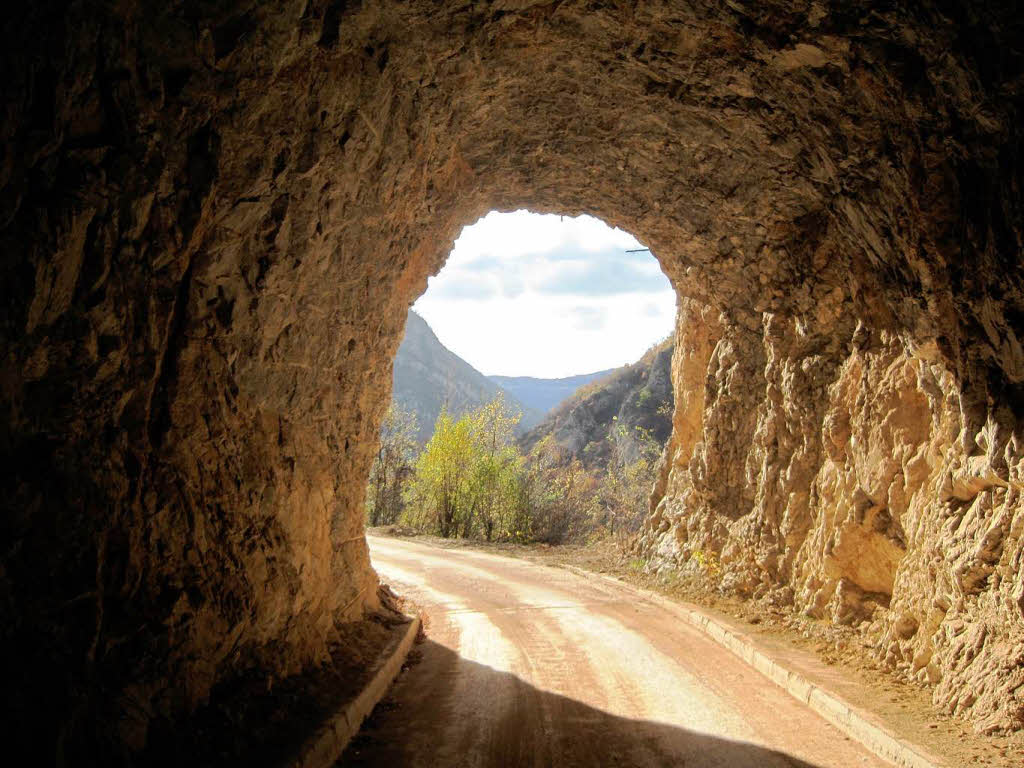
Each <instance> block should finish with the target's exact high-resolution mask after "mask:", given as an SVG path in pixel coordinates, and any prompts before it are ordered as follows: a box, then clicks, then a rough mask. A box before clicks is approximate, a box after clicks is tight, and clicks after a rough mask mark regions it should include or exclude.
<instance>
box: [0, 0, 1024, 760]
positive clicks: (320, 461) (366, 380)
mask: <svg viewBox="0 0 1024 768" xmlns="http://www.w3.org/2000/svg"><path fill="white" fill-rule="evenodd" d="M5 16H6V18H5V20H4V22H3V25H4V31H3V36H4V39H5V44H4V46H3V51H2V53H0V55H2V57H3V69H4V73H5V76H4V90H5V97H4V102H5V104H4V106H5V111H4V115H3V118H2V120H0V123H2V126H3V128H2V130H3V146H4V153H3V162H2V165H0V187H2V190H3V192H2V201H3V204H2V208H0V216H2V218H0V238H2V243H3V252H4V259H3V263H2V267H0V270H2V272H0V294H2V296H3V303H2V305H0V306H2V309H0V339H2V349H3V357H2V365H3V373H2V383H3V395H2V404H3V409H4V419H3V426H2V430H0V452H2V460H3V464H4V465H5V471H4V472H3V473H2V476H3V481H2V483H3V485H2V498H3V503H4V513H3V518H2V520H3V522H2V526H3V529H2V537H0V541H2V546H3V554H2V556H0V558H2V559H0V601H2V605H3V614H4V617H5V619H4V621H3V626H2V628H0V636H2V637H3V644H4V646H5V650H4V653H3V659H4V670H3V675H4V679H5V682H4V717H5V721H6V722H7V723H8V724H9V725H10V726H11V730H12V732H13V733H14V734H15V740H16V742H17V741H23V742H24V743H26V744H28V745H30V746H31V747H32V748H33V749H34V750H35V751H36V753H37V754H39V755H40V756H41V760H40V762H45V763H50V762H52V763H54V764H79V765H81V764H88V762H89V760H88V759H87V758H86V757H85V756H92V757H94V758H95V761H96V763H97V764H105V765H114V764H136V763H138V762H139V761H140V760H143V758H142V757H140V756H144V755H145V754H146V750H147V745H148V744H151V741H152V735H153V733H154V732H156V731H157V730H160V731H161V732H169V733H174V732H175V727H176V724H178V723H181V722H184V720H185V719H186V718H187V717H188V716H189V715H190V713H192V712H194V711H195V710H196V709H197V708H199V707H201V706H203V705H204V704H205V703H206V702H207V701H208V700H209V697H210V694H211V691H212V690H214V689H215V688H216V687H217V686H220V685H225V684H229V683H230V682H231V681H232V680H236V679H239V678H241V677H247V676H248V677H252V676H256V677H260V678H267V679H270V678H275V679H281V678H286V677H288V676H289V675H294V674H297V673H299V672H301V671H303V670H305V669H308V668H310V667H312V666H315V665H316V664H317V663H319V662H321V661H322V660H323V658H324V657H325V654H326V653H327V649H328V648H329V647H330V645H331V644H332V643H334V642H336V641H337V639H338V637H340V636H341V635H339V632H340V629H339V628H340V627H342V626H343V625H344V624H345V623H346V622H350V621H354V620H357V619H359V618H361V617H362V616H363V615H364V614H365V613H366V612H367V611H370V610H373V609H374V608H375V607H376V606H377V600H378V597H377V577H376V576H375V574H374V572H373V570H372V568H371V567H370V562H369V558H368V553H367V546H366V542H365V538H364V534H363V516H362V502H363V493H364V489H365V480H366V477H367V475H368V472H369V469H370V463H371V460H372V456H373V453H374V451H375V443H376V439H377V430H378V426H379V424H380V421H381V418H382V416H383V414H384V411H385V409H386V407H387V402H388V398H389V394H390V388H391V362H392V359H393V357H394V354H395V351H396V349H397V347H398V344H399V343H400V341H401V337H402V332H403V325H404V322H405V318H406V311H407V309H408V308H409V306H410V305H411V304H412V303H413V302H414V301H415V300H416V298H417V297H418V296H419V295H420V294H422V292H423V291H424V290H425V288H426V282H427V278H428V277H429V276H430V275H432V274H435V273H436V272H437V271H438V270H439V269H440V268H441V266H442V265H443V263H444V260H445V257H446V255H447V253H448V252H449V250H450V249H451V245H452V241H453V239H454V238H455V236H456V235H457V234H458V232H459V230H460V229H461V227H462V226H464V225H466V224H468V223H471V222H473V221H475V220H476V219H478V218H479V217H480V216H482V215H484V214H485V213H487V212H488V211H491V210H499V211H511V210H515V209H518V208H529V209H530V210H534V211H538V212H547V213H558V214H565V215H578V214H582V213H586V214H590V215H593V216H596V217H599V218H601V219H603V220H604V221H606V222H608V223H609V224H611V225H613V226H616V227H620V228H622V229H624V230H627V231H629V232H632V233H634V234H635V235H636V236H637V237H638V238H640V239H641V240H642V241H643V242H644V243H645V244H647V245H650V247H651V249H652V251H653V253H655V254H656V255H657V256H658V258H659V260H660V263H661V266H662V268H663V270H664V272H665V273H666V274H667V275H668V277H669V279H670V281H671V283H672V285H673V287H674V289H675V291H676V293H677V295H678V301H679V310H678V320H677V329H676V340H675V353H674V354H675V357H674V359H673V379H674V390H675V403H676V406H675V415H674V421H673V434H672V437H671V438H670V440H669V444H668V446H667V447H666V450H665V455H664V457H663V459H662V465H661V470H660V476H659V480H658V482H657V483H656V486H655V488H654V489H653V495H652V498H651V516H650V518H649V520H648V521H647V523H646V524H645V526H644V528H643V530H642V531H641V533H640V535H639V537H638V538H637V539H636V541H635V543H634V545H633V546H634V547H635V549H636V551H637V552H640V553H643V554H644V555H645V556H646V557H649V558H651V559H652V560H653V561H655V562H658V563H661V564H663V565H664V567H668V568H671V567H683V564H684V563H685V561H686V557H687V555H688V554H689V553H692V552H693V551H694V550H696V549H702V550H706V551H714V552H716V553H718V557H719V558H720V561H721V566H722V571H723V580H724V583H725V584H726V585H727V586H728V588H729V589H730V590H731V591H732V592H733V593H735V594H737V595H740V596H751V597H763V596H766V595H767V596H769V597H770V598H771V599H773V600H776V601H777V602H778V603H779V604H780V605H785V606H790V607H792V608H793V609H795V610H798V611H801V612H804V613H807V614H808V615H811V616H815V617H818V618H822V619H827V620H831V621H834V622H836V623H839V624H857V623H861V622H867V621H868V620H870V627H869V628H868V630H867V631H869V632H870V633H871V636H872V637H873V638H875V639H876V641H877V644H878V649H879V658H880V659H881V660H883V661H884V663H886V664H889V665H896V664H900V663H903V664H906V665H909V666H910V667H911V668H912V670H913V673H914V674H915V675H916V676H917V677H918V679H919V680H921V682H922V683H924V684H927V685H930V686H931V687H932V690H933V700H934V703H935V706H936V707H938V708H939V709H940V710H941V711H945V712H948V713H950V714H955V715H957V716H960V717H963V718H965V719H967V720H969V721H970V722H971V723H972V724H974V726H975V727H976V728H979V729H982V730H993V729H1003V730H1007V729H1009V730H1013V729H1020V728H1021V727H1022V726H1024V572H1022V568H1024V502H1022V489H1024V445H1022V443H1021V441H1022V439H1024V436H1022V435H1021V417H1022V414H1024V351H1022V347H1021V343H1022V339H1024V268H1022V262H1021V257H1022V236H1024V208H1022V198H1021V195H1022V191H1021V184H1022V181H1024V165H1022V162H1024V160H1022V156H1021V138H1022V129H1021V99H1022V92H1024V58H1022V56H1024V42H1022V41H1024V17H1022V14H1021V13H1020V10H1019V8H1018V7H1017V4H1016V3H1014V2H1009V1H1005V2H1004V1H1001V0H993V1H992V2H967V1H963V2H957V1H956V0H935V1H934V2H904V1H903V0H870V1H868V2H861V3H855V2H846V1H845V0H815V1H814V2H809V1H807V0H789V1H787V2H779V1H776V0H768V1H766V2H747V1H746V0H729V1H727V0H693V1H692V2H669V1H668V0H651V2H642V3H632V2H616V1H615V0H609V1H608V2H603V1H601V0H566V1H559V0H554V1H550V2H531V1H530V0H505V1H499V2H475V3H474V2H453V3H429V2H422V0H415V1H414V2H392V1H391V0H377V1H375V2H371V1H370V0H367V1H366V2H358V1H355V2H352V1H348V2H347V1H346V0H282V2H278V3H258V2H252V1H251V0H234V1H233V2H228V1H226V0H225V1H218V0H174V1H173V2H160V3H157V2H151V1H150V0H125V2H119V3H96V2H51V1H44V2H39V3H25V4H22V5H21V6H19V7H18V8H17V9H13V10H10V11H8V12H7V14H5Z"/></svg>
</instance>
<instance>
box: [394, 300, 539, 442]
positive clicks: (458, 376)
mask: <svg viewBox="0 0 1024 768" xmlns="http://www.w3.org/2000/svg"><path fill="white" fill-rule="evenodd" d="M502 391H503V390H502V388H501V387H500V386H499V385H498V384H496V383H494V382H493V381H491V380H490V379H488V378H487V377H486V376H484V375H483V374H482V373H480V372H479V371H478V370H476V368H474V367H473V366H471V365H470V364H469V363H467V362H466V361H465V360H463V359H462V358H461V357H459V356H458V355H456V354H455V353H454V352H452V351H451V350H449V349H448V348H447V347H445V346H444V345H443V344H442V343H441V342H440V341H438V339H437V336H435V335H434V332H433V331H432V330H430V326H429V325H427V323H426V321H425V320H424V319H423V318H422V317H420V316H419V315H417V314H416V313H415V312H413V311H411V310H410V312H409V316H408V318H407V319H406V322H405V338H404V339H402V344H401V346H400V347H399V348H398V354H397V355H396V356H395V367H394V382H393V388H392V399H393V400H394V401H395V402H397V403H399V404H400V405H402V406H403V407H404V408H406V409H408V410H411V411H412V412H413V413H415V414H416V418H417V420H418V422H419V439H420V442H421V443H422V442H426V441H427V440H429V439H430V436H431V435H432V434H433V432H434V422H435V421H437V417H438V414H440V413H441V407H442V406H443V405H444V404H445V403H447V405H448V410H449V411H450V412H451V413H453V414H456V415H461V414H463V413H465V412H466V411H471V410H473V409H474V408H479V407H480V406H481V405H483V404H484V403H488V402H490V401H491V400H493V399H494V397H495V395H497V394H498V393H499V392H502ZM505 399H506V401H507V402H508V403H509V405H510V406H512V408H514V409H516V410H520V411H522V414H523V416H522V419H521V420H520V422H519V426H520V432H523V431H526V430H528V429H530V428H531V427H533V426H535V425H536V424H537V423H538V422H539V421H540V420H541V418H542V416H543V414H542V413H538V412H537V411H535V410H534V409H532V408H530V407H528V406H525V405H523V403H522V402H520V401H519V400H518V399H517V398H516V397H515V396H514V395H510V394H508V393H505Z"/></svg>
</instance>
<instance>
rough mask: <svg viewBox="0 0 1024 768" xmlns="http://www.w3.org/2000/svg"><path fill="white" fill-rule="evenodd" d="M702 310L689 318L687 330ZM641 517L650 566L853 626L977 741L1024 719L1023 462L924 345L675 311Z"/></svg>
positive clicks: (995, 419)
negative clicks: (665, 401) (668, 415)
mask: <svg viewBox="0 0 1024 768" xmlns="http://www.w3.org/2000/svg"><path fill="white" fill-rule="evenodd" d="M702 313H703V314H702ZM676 338H677V350H678V351H677V353H676V355H675V358H674V360H673V373H674V377H675V381H676V387H677V392H678V391H680V390H681V389H682V388H683V387H689V388H688V389H687V390H686V399H685V400H683V401H681V402H680V403H679V405H678V406H677V408H676V413H675V424H674V431H673V437H672V439H671V441H670V443H669V445H668V446H667V447H666V451H665V458H664V463H663V465H662V479H661V481H660V482H659V484H658V487H657V488H656V489H655V495H654V497H653V498H652V508H653V514H652V516H651V518H650V519H649V520H648V522H647V524H646V526H645V528H644V530H643V531H642V532H641V534H640V536H639V537H638V540H637V542H636V545H635V546H636V547H637V550H638V551H639V552H640V553H642V554H644V555H646V556H648V557H650V558H652V559H653V560H654V562H655V565H656V566H657V567H659V568H664V567H681V568H693V569H697V570H703V569H704V563H706V562H707V561H708V559H709V557H713V558H714V559H715V560H716V562H717V563H718V564H719V570H720V578H721V580H722V587H723V588H724V589H725V590H727V591H730V592H733V593H737V594H739V595H743V596H750V597H757V598H767V599H769V600H771V601H773V602H775V603H776V604H778V605H784V606H793V607H795V608H796V609H798V610H801V611H803V612H805V613H807V614H808V615H810V616H814V617H817V618H822V619H828V620H831V621H833V622H836V623H839V624H847V625H854V626H859V627H861V628H862V629H863V630H864V632H865V633H867V634H868V635H869V636H870V637H871V638H872V639H874V640H875V641H877V643H878V647H879V649H880V653H879V655H880V657H881V658H883V659H884V660H885V661H887V662H888V663H889V664H891V665H893V666H895V667H899V668H900V669H903V670H905V671H906V672H908V673H911V674H913V675H915V676H916V677H917V678H918V679H919V680H921V681H922V682H928V683H934V684H935V700H936V703H937V704H938V705H940V706H941V707H942V708H943V709H944V710H946V711H949V712H951V713H956V714H964V713H970V714H971V716H972V717H973V718H974V720H975V724H976V726H977V727H978V728H979V729H981V730H1012V729H1017V728H1020V725H1021V719H1020V718H1021V716H1022V714H1024V699H1022V698H1021V695H1022V694H1021V686H1022V683H1024V583H1022V579H1021V560H1022V557H1024V539H1022V534H1024V503H1022V495H1021V494H1022V480H1024V459H1022V454H1021V446H1020V443H1019V440H1020V438H1019V437H1018V435H1019V432H1015V426H1014V425H1016V423H1017V422H1016V421H1015V420H1014V418H1015V417H1014V416H1013V414H1012V412H1011V411H1010V410H1009V409H1008V408H1006V407H1005V406H998V405H997V406H995V407H993V406H992V405H991V404H989V405H986V406H985V407H983V408H979V407H978V406H977V404H972V403H971V402H970V399H969V397H968V396H967V395H966V394H965V392H964V391H963V389H962V388H961V387H960V386H958V384H957V381H956V377H955V376H954V375H953V374H952V372H951V371H950V369H949V367H948V364H947V363H946V362H945V361H943V360H942V359H941V357H939V356H937V355H936V354H935V350H934V348H930V347H928V346H918V345H916V344H915V343H914V342H913V341H911V340H909V339H908V338H906V337H905V336H901V335H900V334H894V333H892V332H890V331H881V332H873V331H869V330H867V329H866V327H865V326H863V325H858V326H857V328H856V329H855V330H854V331H853V333H852V334H851V335H850V337H849V338H847V339H846V340H843V339H842V338H841V337H840V338H837V339H832V340H830V341H829V342H828V343H822V341H821V340H820V339H814V338H813V337H810V336H808V334H807V333H806V332H805V331H804V329H802V328H800V326H799V322H798V321H793V320H791V319H785V318H781V317H779V316H775V315H770V314H766V316H765V318H764V323H763V326H762V329H761V331H760V332H759V333H757V334H750V333H748V332H747V331H746V330H745V329H737V328H735V327H734V326H732V325H731V324H730V323H729V322H728V321H727V320H725V318H724V317H723V316H722V315H718V316H717V317H714V318H711V317H708V316H707V310H706V308H704V307H703V306H700V305H694V304H692V303H690V302H684V306H683V309H682V311H681V312H680V314H679V317H678V327H677V337H676Z"/></svg>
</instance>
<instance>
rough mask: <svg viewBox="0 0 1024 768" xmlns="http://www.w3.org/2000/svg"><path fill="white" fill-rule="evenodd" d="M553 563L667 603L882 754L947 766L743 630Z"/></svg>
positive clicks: (924, 766)
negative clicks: (771, 652)
mask: <svg viewBox="0 0 1024 768" xmlns="http://www.w3.org/2000/svg"><path fill="white" fill-rule="evenodd" d="M553 567H556V568H564V569H565V570H567V571H571V572H573V573H575V574H577V575H578V576H583V577H586V578H588V579H592V578H595V577H596V578H598V579H601V580H602V581H606V582H608V583H610V584H614V585H615V586H617V587H619V588H621V589H626V590H632V591H634V592H638V593H640V594H641V595H643V596H644V597H645V598H646V599H648V600H650V601H651V602H653V603H657V604H658V605H659V606H661V607H662V608H666V609H667V610H669V611H671V612H672V613H673V614H675V615H677V616H679V617H680V618H682V619H683V620H684V621H685V622H686V623H687V624H689V625H690V626H692V627H694V628H695V629H697V630H699V631H700V632H702V633H703V634H705V635H707V636H708V637H710V638H711V639H712V640H714V641H715V642H716V643H718V644H719V645H721V646H722V647H724V648H727V649H728V650H730V651H732V652H733V653H734V654H736V656H738V657H739V658H740V659H742V660H743V661H745V662H746V663H747V664H749V665H750V666H752V667H753V668H754V669H756V670H757V671H758V672H760V673H761V674H762V675H764V676H765V677H767V678H768V679H769V680H771V681H772V682H773V683H775V684H776V685H778V686H779V687H780V688H782V689H783V690H785V691H786V692H787V693H789V694H790V695H791V696H793V697H794V698H796V699H798V700H799V701H802V702H803V703H804V704H806V705H807V706H808V707H810V708H811V709H812V710H813V711H814V712H816V713H818V714H819V715H821V716H822V717H823V718H825V719H826V720H828V722H830V723H832V725H834V726H836V727H837V728H839V730H841V731H843V732H844V733H846V734H847V735H848V736H850V738H853V739H856V740H857V741H859V742H860V743H861V744H863V745H864V746H865V747H866V748H867V749H869V750H871V751H872V752H874V753H875V754H876V755H878V756H879V757H881V758H882V759H884V760H888V761H889V762H891V763H894V764H895V765H899V766H905V767H906V768H945V764H944V763H943V762H941V761H939V760H938V759H937V758H935V757H934V756H932V755H930V754H928V752H927V751H925V750H924V749H923V748H921V747H919V746H917V745H914V744H908V743H906V742H904V741H902V740H900V739H899V738H898V737H897V736H896V735H894V734H893V733H892V732H891V731H890V730H889V729H888V728H886V727H885V726H884V725H882V724H881V723H880V722H879V721H878V720H877V718H875V717H873V716H872V715H870V714H868V713H867V712H864V711H863V710H861V709H859V708H857V707H855V706H854V705H852V704H850V703H849V702H848V701H846V700H845V699H843V698H842V697H841V696H838V695H836V694H834V693H830V692H828V691H826V690H825V689H823V688H821V687H820V686H818V685H816V684H814V683H812V682H811V681H810V680H808V679H807V678H806V677H805V676H804V675H802V674H800V673H799V672H794V671H793V670H790V669H787V668H786V667H784V666H783V665H782V664H781V663H779V662H778V661H776V660H775V659H772V658H771V657H770V656H769V655H768V653H767V652H765V651H764V650H762V649H761V648H759V647H758V645H757V643H756V641H754V640H753V639H751V638H750V637H749V636H747V635H745V634H744V633H742V632H740V631H737V630H735V629H733V628H731V627H728V626H726V625H725V624H723V623H722V622H720V621H718V620H716V619H714V618H712V617H710V616H708V615H706V614H704V613H701V612H700V611H697V610H694V609H692V608H689V607H687V606H685V605H682V604H680V603H677V602H675V601H674V600H671V599H669V598H667V597H664V596H662V595H659V594H658V593H657V592H652V591H651V590H649V589H644V588H642V587H634V586H633V585H632V584H628V583H626V582H623V581H620V580H619V579H616V578H613V577H611V576H606V575H604V574H601V573H595V572H594V571H588V570H586V569H584V568H577V567H576V566H573V565H558V566H553Z"/></svg>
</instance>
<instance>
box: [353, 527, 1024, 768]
mask: <svg viewBox="0 0 1024 768" xmlns="http://www.w3.org/2000/svg"><path fill="white" fill-rule="evenodd" d="M371 532H372V533H374V534H376V535H383V536H395V537H396V538H413V539H415V540H416V541H419V542H423V543H430V544H433V545H434V546H438V547H442V548H450V549H474V550H478V551H483V552H491V553H495V554H502V555H507V556H510V557H519V558H524V559H528V560H531V561H533V562H535V563H538V564H541V565H548V566H554V567H564V566H572V567H575V568H581V569H584V570H587V571H591V572H594V573H599V574H604V575H606V576H612V577H614V578H616V579H619V580H621V581H623V582H624V583H627V584H631V585H633V586H636V587H640V588H644V589H649V590H652V591H654V592H657V593H659V594H661V595H664V596H666V597H669V598H671V599H674V600H676V601H679V602H681V603H689V604H691V605H694V606H698V607H700V608H701V610H703V611H704V612H706V613H708V614H709V615H711V616H713V617H714V618H716V619H718V620H719V621H721V622H723V623H725V624H727V625H730V626H732V627H735V628H736V629H737V630H740V631H742V632H744V633H745V634H747V635H749V636H752V637H753V638H755V639H756V640H757V642H758V643H759V644H760V645H761V646H763V647H764V648H765V650H768V651H770V652H771V653H772V654H773V655H775V656H777V657H779V658H781V659H783V660H784V661H785V663H786V664H787V665H788V666H790V667H791V668H794V669H795V671H798V672H800V673H802V674H803V675H804V676H805V677H807V678H808V679H810V680H812V681H813V682H815V683H816V684H818V685H820V686H821V687H822V688H824V689H826V690H830V691H832V692H834V693H836V694H838V695H840V696H842V697H843V698H844V699H846V700H847V701H849V702H850V703H851V704H853V705H854V706H856V707H859V708H860V709H863V710H866V711H868V712H870V713H873V714H874V715H875V716H876V717H877V718H878V719H879V720H881V721H882V722H883V723H884V724H885V725H886V726H887V727H888V728H889V729H890V730H892V731H893V732H894V733H895V734H896V735H897V736H899V737H900V738H901V739H905V740H907V741H909V742H913V743H916V744H919V745H922V746H924V747H926V748H927V750H928V751H929V752H931V753H932V754H934V755H935V756H936V757H939V758H941V759H942V760H944V761H945V762H946V763H947V765H949V766H951V767H952V766H967V765H985V766H995V767H996V768H1020V766H1021V765H1024V733H1018V734H1014V735H1010V736H985V735H981V734H977V733H975V732H974V731H973V730H972V729H971V727H970V725H969V724H967V723H965V722H962V721H959V720H956V719H954V718H951V717H948V716H945V715H943V714H941V713H939V712H937V711H936V710H935V708H934V706H933V705H932V701H931V691H930V689H929V688H928V687H927V686H923V685H921V684H918V683H916V682H908V681H906V680H904V679H901V678H900V677H898V676H896V675H895V674H893V673H892V672H891V671H890V670H889V669H888V668H887V667H885V666H884V665H883V664H882V663H881V662H879V661H878V660H877V656H876V654H877V651H876V649H875V648H874V647H872V646H871V645H870V644H869V643H868V642H867V641H866V640H865V638H863V637H862V636H861V635H859V634H858V633H857V632H856V631H854V630H852V629H850V628H848V627H842V626H836V625H833V624H830V623H829V622H827V621H819V620H815V619H811V618H808V617H805V616H802V615H796V614H793V613H791V612H787V611H786V610H784V609H781V608H778V607H775V606H772V605H769V604H766V603H764V602H758V601H743V600H739V599H736V598H731V597H728V596H724V595H721V594H719V593H717V592H716V591H714V590H713V589H709V588H708V587H707V586H706V585H703V584H700V583H695V582H694V581H692V580H689V579H686V578H683V577H681V576H672V577H667V576H659V575H656V574H652V573H648V572H646V571H645V566H646V564H645V563H643V562H642V561H639V560H636V559H634V558H631V557H630V556H629V555H628V554H625V553H624V552H623V551H622V550H621V549H620V548H619V547H618V546H617V545H616V544H615V542H613V541H610V540H605V541H599V542H595V543H593V544H588V545H562V546H548V545H543V544H530V545H522V544H488V543H484V542H467V541H462V540H451V539H440V538H438V537H435V536H423V535H416V536H408V535H401V534H408V533H409V532H408V531H404V530H402V529H399V530H398V531H397V532H396V531H395V530H394V529H393V528H390V529H389V528H378V529H374V530H372V531H371ZM396 533H397V534H399V535H396Z"/></svg>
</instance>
